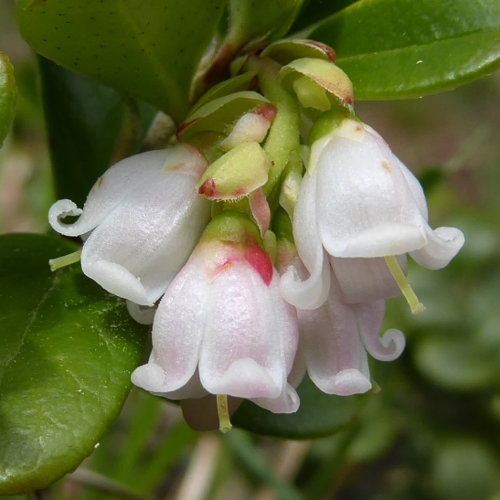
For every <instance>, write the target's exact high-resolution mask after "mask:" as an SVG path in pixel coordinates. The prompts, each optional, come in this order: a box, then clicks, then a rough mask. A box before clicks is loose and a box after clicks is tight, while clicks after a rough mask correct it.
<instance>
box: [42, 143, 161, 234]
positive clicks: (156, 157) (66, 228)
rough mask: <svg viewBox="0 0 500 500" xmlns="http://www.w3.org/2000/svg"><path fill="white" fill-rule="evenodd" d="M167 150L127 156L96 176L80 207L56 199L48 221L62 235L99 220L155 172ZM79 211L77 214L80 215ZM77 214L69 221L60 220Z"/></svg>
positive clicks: (87, 228) (81, 230) (88, 228)
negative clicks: (76, 216)
mask: <svg viewBox="0 0 500 500" xmlns="http://www.w3.org/2000/svg"><path fill="white" fill-rule="evenodd" d="M169 155H170V150H168V149H163V150H158V151H148V152H146V153H141V154H138V155H134V156H130V157H129V158H125V159H124V160H121V161H120V162H118V163H116V164H115V165H113V166H112V167H111V168H109V169H108V170H106V172H105V173H104V174H103V175H102V176H101V177H100V178H99V179H98V180H97V182H96V183H95V184H94V186H93V187H92V189H91V190H90V193H89V195H88V197H87V201H86V202H85V205H84V206H83V210H82V209H79V208H78V207H77V206H76V205H75V204H74V203H73V202H72V201H71V200H59V201H56V202H55V203H54V204H53V205H52V207H50V210H49V223H50V225H51V226H52V228H53V229H54V230H56V231H57V232H59V233H61V234H64V235H66V236H80V235H81V234H85V233H88V232H89V231H91V230H92V229H94V228H95V227H96V226H97V225H98V224H100V223H101V222H102V221H103V220H104V219H105V218H106V217H107V216H108V215H109V214H110V213H111V212H112V211H113V210H114V209H115V208H116V207H117V206H118V205H119V204H120V203H121V201H122V200H124V199H126V198H127V197H128V196H129V195H130V193H132V192H133V191H136V190H137V189H141V186H143V185H144V184H146V185H147V184H149V183H151V179H152V178H154V177H155V176H157V175H158V172H159V171H161V169H162V168H163V166H164V165H165V164H166V163H167V160H168V157H169ZM80 214H81V215H80ZM74 215H80V218H79V219H78V220H77V221H75V222H74V223H72V224H64V223H63V222H62V221H61V220H62V219H64V217H66V216H74Z"/></svg>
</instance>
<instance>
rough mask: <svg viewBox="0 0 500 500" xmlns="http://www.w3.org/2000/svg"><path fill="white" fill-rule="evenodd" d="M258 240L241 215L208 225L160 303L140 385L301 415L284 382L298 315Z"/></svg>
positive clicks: (138, 374)
mask: <svg viewBox="0 0 500 500" xmlns="http://www.w3.org/2000/svg"><path fill="white" fill-rule="evenodd" d="M250 225H251V226H252V227H250ZM258 241H259V235H258V230H257V228H256V227H255V226H254V225H253V224H251V223H250V222H249V221H248V219H246V218H245V217H244V216H242V215H238V214H229V215H228V213H227V212H225V213H224V214H222V215H220V216H219V217H217V218H215V219H214V220H213V221H212V222H211V223H210V224H209V225H208V226H207V229H206V231H205V233H204V235H203V236H202V239H201V240H200V243H199V245H198V246H197V248H196V249H195V251H194V252H193V254H192V256H191V257H190V259H189V261H188V262H187V263H186V265H185V266H184V267H183V269H182V270H181V271H180V273H179V274H178V275H177V276H176V277H175V279H174V280H173V281H172V283H171V285H170V287H169V288H168V290H167V291H166V293H165V295H164V297H163V298H162V300H161V302H160V304H159V306H158V310H157V312H156V315H155V318H154V323H153V351H152V353H151V357H150V359H149V362H148V364H146V365H143V366H141V367H139V368H137V369H136V370H135V371H134V373H133V374H132V381H133V383H134V384H135V385H137V386H139V387H142V388H143V389H146V390H148V391H150V392H152V393H155V394H158V395H161V396H164V397H166V398H170V399H196V398H202V397H205V396H207V395H209V394H215V395H227V396H232V397H236V398H245V399H251V400H252V401H254V402H255V403H256V404H258V405H260V406H261V407H263V408H267V409H269V410H270V411H273V412H276V413H290V412H294V411H296V410H297V408H298V405H299V399H298V396H297V394H296V392H295V390H294V389H293V388H292V387H291V386H290V385H289V384H288V382H287V377H288V374H289V372H290V370H291V367H292V364H293V359H294V356H295V352H296V348H297V339H298V330H297V317H296V312H295V310H294V308H293V307H292V306H290V305H289V304H287V303H286V302H285V301H284V300H283V299H282V297H281V295H280V292H279V277H278V274H277V271H276V270H275V269H274V268H273V266H272V263H271V261H270V259H269V256H268V255H267V254H266V253H265V252H264V250H262V248H261V247H260V246H259V243H258Z"/></svg>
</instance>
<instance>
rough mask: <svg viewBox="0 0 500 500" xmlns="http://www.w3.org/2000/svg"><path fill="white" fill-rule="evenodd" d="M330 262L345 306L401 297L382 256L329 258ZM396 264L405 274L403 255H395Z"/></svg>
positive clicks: (404, 257) (404, 258)
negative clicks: (397, 263) (396, 256)
mask: <svg viewBox="0 0 500 500" xmlns="http://www.w3.org/2000/svg"><path fill="white" fill-rule="evenodd" d="M330 262H331V265H332V267H333V270H334V272H335V276H336V277H337V280H338V282H339V285H340V289H341V291H342V297H343V300H344V302H346V303H347V304H355V303H358V302H371V301H373V300H378V299H386V298H390V297H397V296H398V295H401V290H400V288H399V286H398V285H397V283H396V281H395V280H394V278H393V276H392V274H391V272H390V271H389V268H388V267H387V263H386V262H385V259H384V258H383V257H375V258H372V259H362V258H354V259H343V258H337V257H330ZM398 262H399V265H400V266H401V268H402V269H403V272H406V268H407V259H406V255H399V256H398Z"/></svg>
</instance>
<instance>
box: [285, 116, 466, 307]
mask: <svg viewBox="0 0 500 500" xmlns="http://www.w3.org/2000/svg"><path fill="white" fill-rule="evenodd" d="M427 221H428V211H427V204H426V200H425V196H424V193H423V190H422V187H421V186H420V184H419V182H418V181H417V179H416V178H415V177H414V176H413V174H412V173H411V172H410V171H409V170H408V169H407V167H405V165H403V163H401V162H400V161H399V159H398V158H397V157H396V156H395V155H394V154H393V153H392V152H391V150H390V149H389V147H388V146H387V144H386V143H385V141H384V140H383V139H382V138H381V137H380V136H379V135H378V134H377V133H376V132H375V131H374V130H373V129H371V128H370V127H368V126H367V125H364V124H362V123H360V122H357V121H355V120H352V119H345V120H343V121H342V124H341V125H340V126H337V127H336V128H334V130H333V131H331V132H330V133H329V134H327V135H324V136H323V137H321V138H320V139H318V140H316V141H315V142H314V143H313V146H312V149H311V157H310V162H309V165H308V171H307V173H306V174H305V175H304V179H303V181H302V185H301V189H300V193H299V197H298V201H297V205H296V207H295V212H294V219H293V232H294V238H295V243H296V246H297V250H298V253H299V256H300V257H301V259H302V261H303V262H304V264H305V266H306V268H307V270H308V271H309V273H310V276H309V278H308V279H307V280H305V281H303V282H302V281H300V278H299V277H298V276H297V275H296V273H295V272H294V271H293V268H290V270H289V271H288V272H287V273H285V275H284V277H283V280H282V291H283V294H284V296H285V298H286V299H287V300H288V301H289V302H291V303H292V304H294V305H296V306H297V307H300V308H302V309H314V308H316V307H318V306H320V305H321V304H322V303H323V302H324V301H325V300H326V297H327V295H328V289H329V282H330V269H329V268H330V264H331V265H332V266H333V268H334V269H335V272H336V277H337V279H338V280H339V285H340V289H341V291H342V294H343V296H344V299H345V300H347V301H348V302H351V303H357V302H367V301H373V300H376V299H380V298H385V297H391V296H394V295H396V294H398V292H399V288H400V284H398V285H396V281H395V277H394V276H395V271H394V268H397V269H396V271H398V269H399V271H400V274H401V275H402V271H401V269H400V267H401V266H403V267H404V266H405V262H406V260H405V254H407V253H409V254H410V255H411V256H412V257H413V259H414V260H416V261H417V262H418V263H419V264H421V265H423V266H424V267H427V268H429V269H439V268H442V267H444V266H446V265H447V264H448V262H449V261H450V260H451V259H452V258H453V257H454V256H455V255H456V254H457V252H458V251H459V250H460V248H461V247H462V245H463V243H464V236H463V233H462V232H461V231H460V230H458V229H456V228H451V227H440V228H437V229H435V230H432V229H431V228H430V226H429V224H428V222H427ZM325 251H326V253H325ZM387 259H389V260H387ZM329 260H330V262H329ZM396 260H397V262H396ZM386 262H388V263H392V264H393V265H392V268H391V270H389V267H388V265H387V264H386Z"/></svg>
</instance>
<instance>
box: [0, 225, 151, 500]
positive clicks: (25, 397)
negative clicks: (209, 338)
mask: <svg viewBox="0 0 500 500" xmlns="http://www.w3.org/2000/svg"><path fill="white" fill-rule="evenodd" d="M74 249H75V247H74V246H73V245H71V244H69V243H68V242H64V241H63V240H57V239H53V238H49V237H45V236H41V235H25V234H14V235H5V236H2V237H0V269H2V276H1V279H0V290H2V292H1V293H2V294H1V295H0V298H1V310H0V331H1V336H2V339H1V342H0V494H19V493H25V492H28V491H32V490H34V489H38V488H43V487H45V486H47V485H48V484H50V483H51V482H53V481H54V480H56V479H57V478H59V477H60V476H62V475H63V474H65V473H66V472H69V471H71V470H73V469H74V468H75V467H77V466H78V464H79V463H80V462H81V461H82V460H83V458H85V457H86V456H87V455H89V454H90V453H91V452H92V450H93V449H94V446H95V445H96V444H97V443H98V442H99V440H100V438H101V436H102V435H103V433H104V432H105V431H106V429H107V428H108V426H109V425H110V424H111V423H112V421H113V420H114V419H115V418H116V416H117V414H118V412H119V411H120V408H121V406H122V404H123V401H124V399H125V397H126V395H127V393H128V391H129V387H130V373H131V371H132V370H133V369H134V368H135V367H136V366H137V365H138V363H139V361H140V358H141V354H142V351H143V346H144V343H145V340H146V338H147V334H146V331H145V328H144V327H141V326H140V325H138V324H136V323H135V322H134V321H133V320H132V319H131V318H130V317H129V316H128V313H127V311H126V307H125V303H124V301H123V300H121V299H117V298H116V297H113V296H110V295H109V294H107V293H106V292H104V291H103V290H102V289H101V288H99V287H98V286H97V285H96V284H95V283H93V282H92V281H91V280H89V279H88V278H86V277H85V276H84V275H83V274H82V273H81V271H80V269H79V266H77V265H75V266H73V267H71V268H65V269H62V270H60V271H57V272H55V273H51V272H50V270H49V267H48V264H47V261H48V259H49V258H50V257H57V256H60V255H63V254H66V253H68V252H71V251H73V250H74Z"/></svg>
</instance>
